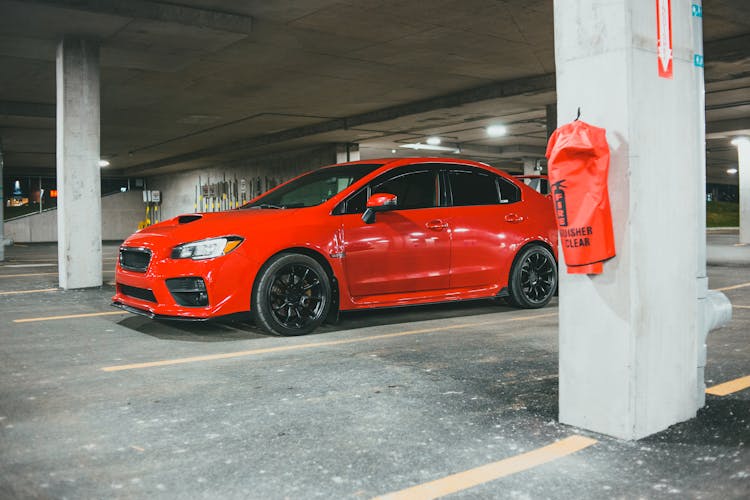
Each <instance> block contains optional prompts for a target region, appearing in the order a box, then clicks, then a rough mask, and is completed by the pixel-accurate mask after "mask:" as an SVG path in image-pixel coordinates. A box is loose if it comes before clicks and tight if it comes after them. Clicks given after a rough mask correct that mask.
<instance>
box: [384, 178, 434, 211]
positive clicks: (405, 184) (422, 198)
mask: <svg viewBox="0 0 750 500" xmlns="http://www.w3.org/2000/svg"><path fill="white" fill-rule="evenodd" d="M398 170H401V169H398ZM371 192H372V193H390V194H395V195H396V200H397V204H396V207H397V209H398V210H408V209H413V208H429V207H434V206H436V205H437V199H436V198H437V170H409V171H405V172H403V171H402V172H398V173H396V174H395V175H392V176H390V177H389V178H388V179H386V180H384V181H382V182H377V181H376V182H374V183H373V185H372V188H371Z"/></svg>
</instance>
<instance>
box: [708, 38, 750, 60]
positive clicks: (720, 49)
mask: <svg viewBox="0 0 750 500" xmlns="http://www.w3.org/2000/svg"><path fill="white" fill-rule="evenodd" d="M703 53H704V54H705V56H706V64H708V63H712V62H725V63H733V62H738V61H743V60H745V59H750V34H744V35H739V36H733V37H731V38H722V39H721V40H711V41H709V42H705V43H704V44H703Z"/></svg>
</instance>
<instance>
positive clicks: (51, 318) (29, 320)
mask: <svg viewBox="0 0 750 500" xmlns="http://www.w3.org/2000/svg"><path fill="white" fill-rule="evenodd" d="M116 314H130V313H129V312H127V311H114V312H99V313H86V314H66V315H65V316H44V317H41V318H23V319H14V320H13V323H32V322H35V321H54V320H59V319H74V318H93V317H95V316H114V315H116Z"/></svg>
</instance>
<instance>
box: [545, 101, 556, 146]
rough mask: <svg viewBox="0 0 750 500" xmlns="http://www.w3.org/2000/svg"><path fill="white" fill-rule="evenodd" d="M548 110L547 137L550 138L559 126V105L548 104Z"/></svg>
mask: <svg viewBox="0 0 750 500" xmlns="http://www.w3.org/2000/svg"><path fill="white" fill-rule="evenodd" d="M546 111H547V113H546V117H547V139H549V138H550V136H551V135H552V132H554V131H555V129H556V128H557V106H556V105H555V104H547V107H546Z"/></svg>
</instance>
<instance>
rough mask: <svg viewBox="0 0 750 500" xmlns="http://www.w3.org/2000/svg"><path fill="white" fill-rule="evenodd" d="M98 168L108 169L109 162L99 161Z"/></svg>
mask: <svg viewBox="0 0 750 500" xmlns="http://www.w3.org/2000/svg"><path fill="white" fill-rule="evenodd" d="M99 166H100V167H108V166H109V161H107V160H99Z"/></svg>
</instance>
